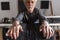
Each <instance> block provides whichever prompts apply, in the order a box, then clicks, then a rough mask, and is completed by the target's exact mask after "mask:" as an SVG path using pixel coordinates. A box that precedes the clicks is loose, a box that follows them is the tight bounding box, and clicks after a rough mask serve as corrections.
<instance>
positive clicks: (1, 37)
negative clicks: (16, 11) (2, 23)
mask: <svg viewBox="0 0 60 40" xmlns="http://www.w3.org/2000/svg"><path fill="white" fill-rule="evenodd" d="M2 35H3V34H2V28H0V40H3V36H2Z"/></svg>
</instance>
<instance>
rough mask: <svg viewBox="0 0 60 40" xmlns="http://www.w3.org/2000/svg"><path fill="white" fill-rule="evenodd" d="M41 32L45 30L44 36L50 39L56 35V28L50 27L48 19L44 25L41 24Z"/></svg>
mask: <svg viewBox="0 0 60 40" xmlns="http://www.w3.org/2000/svg"><path fill="white" fill-rule="evenodd" d="M40 32H43V37H45V38H46V39H49V38H51V37H52V36H53V35H54V30H53V29H52V28H51V27H50V25H49V24H48V22H47V21H44V22H43V23H42V25H40Z"/></svg>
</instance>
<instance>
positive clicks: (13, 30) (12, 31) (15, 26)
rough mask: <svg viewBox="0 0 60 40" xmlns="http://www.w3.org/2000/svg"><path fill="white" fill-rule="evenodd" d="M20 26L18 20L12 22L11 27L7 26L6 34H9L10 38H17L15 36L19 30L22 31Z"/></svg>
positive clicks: (17, 35)
mask: <svg viewBox="0 0 60 40" xmlns="http://www.w3.org/2000/svg"><path fill="white" fill-rule="evenodd" d="M22 31H23V29H22V26H21V25H19V21H15V22H14V23H13V24H12V27H11V28H9V30H8V31H7V33H6V36H10V37H11V38H12V39H13V38H14V39H17V37H19V32H22Z"/></svg>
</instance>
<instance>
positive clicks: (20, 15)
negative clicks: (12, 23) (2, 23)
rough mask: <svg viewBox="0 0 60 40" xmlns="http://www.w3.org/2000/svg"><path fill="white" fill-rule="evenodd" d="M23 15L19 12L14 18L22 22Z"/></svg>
mask: <svg viewBox="0 0 60 40" xmlns="http://www.w3.org/2000/svg"><path fill="white" fill-rule="evenodd" d="M23 16H24V14H23V13H20V14H19V15H17V17H16V20H17V21H19V22H20V23H22V19H23Z"/></svg>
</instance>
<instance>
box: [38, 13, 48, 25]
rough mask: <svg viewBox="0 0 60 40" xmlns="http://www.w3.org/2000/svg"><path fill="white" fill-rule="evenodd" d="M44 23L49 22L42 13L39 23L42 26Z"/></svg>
mask: <svg viewBox="0 0 60 40" xmlns="http://www.w3.org/2000/svg"><path fill="white" fill-rule="evenodd" d="M44 21H47V18H46V17H45V16H44V15H42V14H41V13H39V23H40V24H42V22H44Z"/></svg>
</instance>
